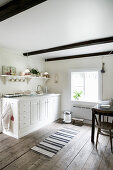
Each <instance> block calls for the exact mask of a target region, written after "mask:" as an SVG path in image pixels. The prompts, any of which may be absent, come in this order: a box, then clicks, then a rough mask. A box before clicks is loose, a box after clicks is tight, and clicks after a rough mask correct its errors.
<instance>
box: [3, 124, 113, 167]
mask: <svg viewBox="0 0 113 170" xmlns="http://www.w3.org/2000/svg"><path fill="white" fill-rule="evenodd" d="M62 127H67V128H72V129H78V130H79V133H78V134H77V135H76V136H75V137H74V139H72V140H71V141H70V142H69V143H68V144H67V145H66V146H65V147H64V148H63V149H61V150H60V151H59V152H58V153H57V154H56V155H55V156H54V157H53V158H48V157H46V156H44V155H41V154H37V153H35V152H33V151H32V150H31V149H30V148H31V147H33V146H34V145H35V144H38V143H39V142H41V141H43V140H44V139H45V138H46V137H48V136H49V135H51V134H52V133H54V132H56V131H57V130H58V129H61V128H62ZM90 136H91V127H90V126H86V125H84V126H81V127H80V126H75V125H69V124H62V123H59V122H53V123H51V124H49V125H47V126H45V127H43V128H41V129H39V130H38V131H36V132H34V133H31V134H30V135H28V136H26V137H23V138H22V139H19V140H17V139H14V138H12V137H8V136H6V135H4V134H0V169H4V170H80V169H83V170H93V169H95V170H97V169H98V170H104V169H105V170H112V169H113V154H112V153H111V151H110V143H109V137H106V136H100V137H99V144H98V150H96V148H95V145H93V144H92V143H91V141H90Z"/></svg>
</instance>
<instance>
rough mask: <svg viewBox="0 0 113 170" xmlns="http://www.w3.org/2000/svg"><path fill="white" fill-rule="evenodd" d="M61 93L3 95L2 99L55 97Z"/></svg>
mask: <svg viewBox="0 0 113 170" xmlns="http://www.w3.org/2000/svg"><path fill="white" fill-rule="evenodd" d="M59 95H61V94H57V93H43V94H32V95H27V96H20V97H9V98H6V97H3V98H2V99H10V100H29V99H35V98H38V97H53V96H59Z"/></svg>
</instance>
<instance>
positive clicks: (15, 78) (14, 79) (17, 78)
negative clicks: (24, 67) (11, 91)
mask: <svg viewBox="0 0 113 170" xmlns="http://www.w3.org/2000/svg"><path fill="white" fill-rule="evenodd" d="M0 77H1V78H3V79H2V80H3V82H4V83H5V82H6V79H8V80H9V81H11V82H25V80H27V83H28V82H29V81H30V80H31V79H39V80H44V81H45V82H46V81H47V80H49V79H50V78H46V77H36V76H29V75H28V76H27V75H26V76H19V75H0Z"/></svg>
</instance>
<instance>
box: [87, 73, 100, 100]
mask: <svg viewBox="0 0 113 170" xmlns="http://www.w3.org/2000/svg"><path fill="white" fill-rule="evenodd" d="M85 100H88V101H97V100H98V72H97V71H96V72H85Z"/></svg>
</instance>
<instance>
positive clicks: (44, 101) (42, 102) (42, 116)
mask: <svg viewBox="0 0 113 170" xmlns="http://www.w3.org/2000/svg"><path fill="white" fill-rule="evenodd" d="M39 118H40V121H43V120H46V119H47V99H42V100H40V115H39Z"/></svg>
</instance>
